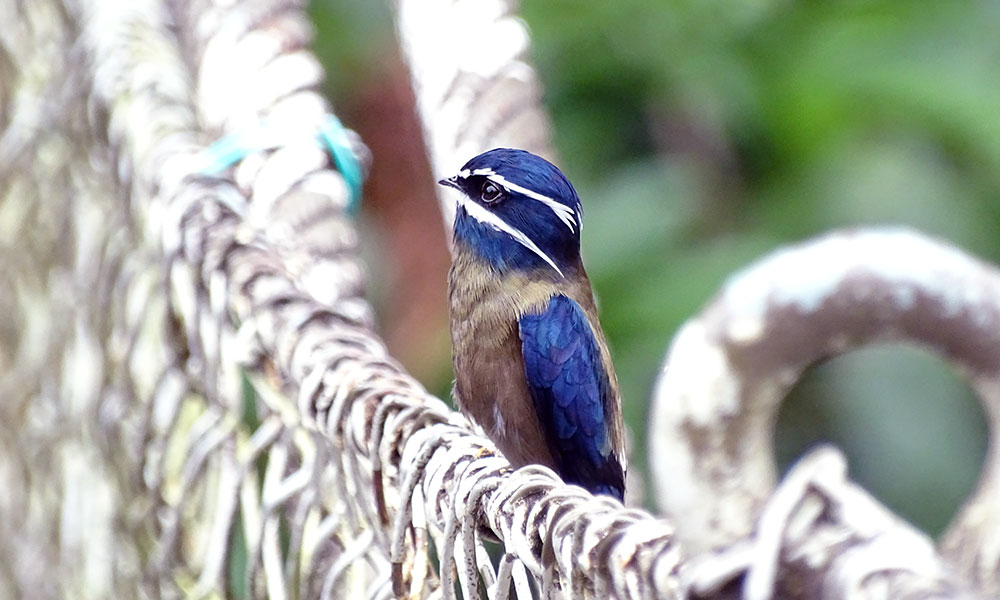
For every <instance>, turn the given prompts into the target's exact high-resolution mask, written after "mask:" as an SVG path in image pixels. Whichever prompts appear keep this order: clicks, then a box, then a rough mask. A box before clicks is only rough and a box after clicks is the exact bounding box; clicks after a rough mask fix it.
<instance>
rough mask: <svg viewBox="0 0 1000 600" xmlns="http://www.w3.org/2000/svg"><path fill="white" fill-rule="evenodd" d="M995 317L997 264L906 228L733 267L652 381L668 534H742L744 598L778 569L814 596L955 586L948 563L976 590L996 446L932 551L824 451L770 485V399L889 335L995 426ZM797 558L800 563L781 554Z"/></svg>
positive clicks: (715, 544)
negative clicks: (914, 350)
mask: <svg viewBox="0 0 1000 600" xmlns="http://www.w3.org/2000/svg"><path fill="white" fill-rule="evenodd" d="M998 324H1000V270H998V269H997V268H996V267H995V266H992V265H989V264H986V263H983V262H981V261H979V260H976V259H974V258H972V257H970V256H968V255H967V254H965V253H964V252H962V251H960V250H958V249H957V248H954V247H951V246H949V245H947V244H945V243H943V242H940V241H937V240H934V239H930V238H928V237H926V236H924V235H922V234H920V233H918V232H915V231H912V230H909V229H905V228H888V227H887V228H874V229H858V230H846V231H839V232H833V233H830V234H827V235H825V236H822V237H820V238H817V239H815V240H810V241H808V242H805V243H803V244H799V245H796V246H790V247H787V248H783V249H781V250H778V251H776V252H774V253H773V254H771V255H770V256H767V257H765V258H764V259H762V260H760V261H758V262H757V263H755V264H753V265H751V266H749V267H747V268H746V269H744V270H743V271H741V272H739V273H737V274H735V275H733V276H732V277H731V278H730V279H729V280H728V281H727V283H726V284H725V285H724V287H723V289H722V291H721V292H720V293H719V294H718V295H717V296H716V298H714V299H713V300H712V301H711V302H709V304H708V305H707V306H706V307H705V308H704V309H703V310H702V311H701V313H700V314H698V315H697V316H695V317H694V318H692V319H690V320H689V321H688V322H687V323H685V324H684V326H683V327H682V328H681V330H680V331H679V332H678V334H677V337H676V338H675V340H674V342H673V344H672V346H671V349H670V351H669V354H668V356H667V359H666V360H665V362H664V367H663V372H662V374H661V376H660V380H659V382H658V384H657V390H656V392H655V393H654V404H653V411H652V426H653V428H654V430H655V431H657V432H658V433H657V435H655V436H651V440H650V451H651V453H652V455H654V456H656V457H657V460H655V461H652V462H651V464H652V466H653V471H654V473H653V474H654V480H655V483H656V487H657V490H658V493H657V498H658V500H659V501H660V506H661V508H662V509H663V511H664V512H665V513H666V514H667V515H668V516H672V517H674V519H675V520H676V523H677V525H678V529H677V535H678V538H679V540H680V542H681V543H682V544H684V547H685V548H687V549H688V550H690V551H692V552H704V553H708V554H709V555H711V553H712V552H713V551H717V550H719V549H726V548H730V547H732V546H734V545H736V546H741V545H743V542H745V541H746V540H754V541H753V543H752V547H754V548H755V549H756V552H755V553H753V555H752V556H751V555H743V556H742V559H741V560H744V562H742V563H741V567H740V568H741V569H745V570H747V572H748V575H747V580H746V582H745V588H744V590H745V592H746V596H747V597H748V598H761V597H765V594H766V591H767V590H770V589H771V588H772V586H773V584H775V583H776V579H777V574H776V572H777V570H778V569H779V567H780V568H781V570H782V571H784V574H783V576H784V577H785V578H788V577H790V576H791V575H792V574H793V573H797V574H798V577H799V578H800V579H801V580H803V581H809V580H813V581H817V580H818V581H820V582H821V587H825V591H824V592H823V593H824V594H826V595H825V596H822V597H867V596H865V594H872V593H877V594H880V595H886V594H888V597H911V595H913V594H929V595H932V596H934V597H953V596H962V595H963V594H965V593H967V592H963V591H962V588H961V586H958V587H956V584H957V583H958V581H959V580H958V579H955V576H954V575H953V573H955V572H956V571H957V572H959V573H961V575H962V576H963V578H964V579H965V580H966V581H968V582H971V583H972V584H974V585H975V587H976V588H978V589H979V590H981V591H982V592H983V593H984V594H986V595H987V596H990V597H993V596H995V595H996V594H997V593H1000V584H998V573H1000V558H998V556H1000V554H998V552H997V539H998V538H1000V514H998V510H1000V502H998V499H997V481H998V480H1000V471H998V469H1000V461H998V460H997V447H996V444H995V443H993V444H990V445H989V447H988V448H989V449H988V455H987V457H986V461H985V464H984V467H983V473H982V475H981V479H980V482H979V485H978V486H977V489H976V490H975V492H974V493H973V495H972V496H971V497H970V498H969V499H968V500H967V501H966V504H965V506H963V507H962V509H961V510H960V511H959V513H958V515H956V517H955V519H954V521H953V523H952V524H951V526H950V527H949V529H948V531H947V532H946V533H945V534H944V536H943V537H942V540H941V543H940V552H941V555H943V557H944V560H942V559H940V558H937V555H936V553H935V549H934V544H933V542H932V541H931V540H930V539H929V538H928V537H927V536H925V535H923V534H922V533H920V532H917V531H915V530H914V529H912V528H911V527H910V526H908V525H907V524H906V523H904V522H903V521H902V520H901V519H899V518H898V517H895V516H894V515H892V514H891V513H890V512H889V511H888V510H887V509H885V508H882V507H880V506H878V505H877V503H875V502H874V501H873V500H872V499H871V498H870V497H869V496H868V495H867V494H866V493H865V492H864V491H863V490H861V489H860V488H857V486H855V485H854V484H851V483H850V482H849V481H847V480H846V477H845V466H844V464H843V461H844V459H843V457H841V456H840V455H839V453H837V452H835V451H833V450H832V449H825V450H822V451H821V452H819V453H817V454H816V455H815V456H813V457H806V458H805V459H803V460H802V461H801V462H800V465H799V466H798V467H796V470H797V474H796V473H795V472H793V473H792V474H789V475H788V477H787V478H786V481H785V482H784V483H782V485H781V486H780V487H779V489H778V490H777V491H776V492H774V493H772V491H773V487H774V481H775V460H774V450H773V442H772V438H773V433H774V432H773V428H774V423H775V421H776V415H777V411H778V408H779V406H780V402H781V400H782V398H783V397H784V396H785V394H786V393H787V392H788V390H790V389H791V387H792V386H793V385H794V384H795V383H796V381H797V380H798V379H799V377H800V376H801V375H802V373H803V371H804V370H805V369H806V367H808V366H809V365H811V364H813V363H814V362H816V361H819V360H822V359H825V358H829V357H831V356H835V355H837V354H841V353H843V352H846V351H849V350H851V349H853V348H856V347H858V346H862V345H865V344H870V343H873V342H880V341H901V342H906V343H910V344H915V345H919V346H922V347H925V348H928V349H930V350H932V351H934V352H936V353H938V354H939V355H941V356H942V357H944V358H946V359H947V360H948V361H949V362H951V363H952V364H953V365H955V366H956V367H957V368H958V370H959V372H961V373H962V374H963V375H965V376H966V378H967V379H968V380H969V382H970V384H971V385H972V388H973V389H974V391H975V392H976V394H977V396H978V397H979V399H980V401H981V402H982V405H983V409H984V412H985V414H986V416H987V419H988V421H989V423H990V425H991V427H990V431H991V434H992V435H994V436H995V435H996V431H997V424H998V423H997V421H998V419H1000V393H998V390H1000V387H998V385H997V383H998V382H997V377H998V373H1000V334H998V331H1000V329H998V327H997V325H998ZM796 480H798V481H799V482H800V483H799V484H795V483H794V482H795V481H796ZM781 505H784V506H785V508H779V507H780V506H781ZM824 511H825V512H826V515H822V516H821V515H820V512H824ZM810 513H811V514H810ZM824 538H826V542H824V541H823V539H824ZM764 549H767V551H764ZM807 555H811V564H805V562H804V561H802V562H799V564H796V559H795V558H794V557H796V556H798V557H799V559H800V560H801V559H802V558H804V557H805V556H807ZM733 557H735V555H733V554H730V558H733ZM737 562H738V563H739V562H740V561H737ZM723 564H724V563H719V564H717V565H716V567H717V568H719V567H721V566H722V565H723ZM817 571H818V572H817ZM720 572H721V573H724V574H725V575H722V576H721V577H722V579H726V578H727V577H728V576H731V575H732V573H731V572H730V571H728V570H727V569H725V568H721V571H720ZM950 573H951V574H950ZM702 574H707V571H702ZM819 575H822V577H819ZM949 581H950V583H949ZM817 585H819V584H817ZM754 590H758V591H754ZM759 590H765V592H760V591H759ZM918 590H922V591H918ZM920 597H924V596H920Z"/></svg>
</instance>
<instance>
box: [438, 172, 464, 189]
mask: <svg viewBox="0 0 1000 600" xmlns="http://www.w3.org/2000/svg"><path fill="white" fill-rule="evenodd" d="M438 184H440V185H444V186H447V187H453V188H455V189H456V190H460V189H462V188H460V187H459V186H458V175H455V176H453V177H447V178H445V179H442V180H441V181H439V182H438Z"/></svg>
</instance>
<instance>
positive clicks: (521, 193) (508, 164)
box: [438, 148, 583, 276]
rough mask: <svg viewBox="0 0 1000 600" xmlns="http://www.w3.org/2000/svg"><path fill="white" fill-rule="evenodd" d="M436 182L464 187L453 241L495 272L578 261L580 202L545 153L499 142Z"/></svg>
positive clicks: (558, 268)
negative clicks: (484, 262) (537, 153)
mask: <svg viewBox="0 0 1000 600" xmlns="http://www.w3.org/2000/svg"><path fill="white" fill-rule="evenodd" d="M438 183H440V184H441V185H447V186H450V187H453V188H455V189H457V190H459V191H460V192H462V197H461V198H460V200H459V203H458V210H457V211H456V213H455V234H454V235H455V242H456V245H458V244H462V245H464V246H466V247H467V248H468V249H470V250H471V251H473V252H475V253H476V254H478V255H479V257H480V258H482V259H484V260H486V261H487V262H488V263H490V264H491V265H492V266H493V267H494V268H495V269H497V270H498V271H499V272H501V273H504V272H507V271H511V270H535V269H542V270H549V271H552V272H553V273H556V274H558V275H557V276H565V275H566V274H567V273H568V272H569V271H571V270H573V269H574V268H575V267H576V266H577V265H578V264H579V259H580V228H581V227H582V226H583V221H582V219H583V207H582V206H581V204H580V198H579V197H578V196H577V195H576V190H574V189H573V185H572V184H571V183H570V182H569V180H568V179H566V176H565V175H563V174H562V171H560V170H559V169H558V168H557V167H556V166H555V165H553V164H552V163H550V162H549V161H547V160H545V159H544V158H541V157H540V156H535V155H534V154H532V153H530V152H527V151H525V150H514V149H511V148H497V149H495V150H490V151H489V152H484V153H483V154H480V155H479V156H477V157H475V158H473V159H472V160H470V161H469V162H467V163H465V166H463V167H462V169H461V170H460V171H459V172H458V174H456V175H455V176H453V177H449V178H447V179H442V180H441V181H439V182H438Z"/></svg>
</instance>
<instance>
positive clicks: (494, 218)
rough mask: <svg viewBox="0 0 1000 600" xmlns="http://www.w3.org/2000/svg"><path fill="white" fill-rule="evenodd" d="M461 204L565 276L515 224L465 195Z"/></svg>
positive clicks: (480, 220)
mask: <svg viewBox="0 0 1000 600" xmlns="http://www.w3.org/2000/svg"><path fill="white" fill-rule="evenodd" d="M459 204H460V205H462V206H463V207H464V208H465V211H466V212H467V213H469V216H470V217H472V218H473V219H475V220H477V221H479V222H480V223H482V224H484V225H489V226H490V227H492V228H493V229H496V230H497V231H502V232H503V233H506V234H507V235H509V236H510V237H512V238H514V241H516V242H517V243H519V244H521V245H522V246H524V247H525V248H527V249H528V250H531V251H532V252H534V253H535V254H537V255H538V256H539V257H540V258H541V259H542V260H544V261H545V262H547V263H549V265H550V266H551V267H552V268H553V269H555V270H556V273H559V276H560V277H565V275H563V272H562V271H561V270H560V269H559V267H557V266H556V263H555V261H553V260H552V259H551V258H549V255H548V254H546V253H544V252H542V249H541V248H539V247H538V246H537V245H535V242H533V241H531V238H529V237H528V236H526V235H524V233H522V232H521V231H519V230H518V229H515V228H514V227H513V226H511V225H510V224H509V223H507V221H504V220H503V219H501V218H500V217H499V216H498V215H497V214H496V213H492V212H490V211H488V210H486V209H485V208H483V207H482V206H480V205H478V204H476V203H475V202H473V201H471V200H467V199H466V198H464V197H463V198H461V199H460V200H459Z"/></svg>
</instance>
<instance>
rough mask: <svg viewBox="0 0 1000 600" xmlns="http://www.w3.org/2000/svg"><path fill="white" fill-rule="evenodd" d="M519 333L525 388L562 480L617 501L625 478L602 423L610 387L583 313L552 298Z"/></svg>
mask: <svg viewBox="0 0 1000 600" xmlns="http://www.w3.org/2000/svg"><path fill="white" fill-rule="evenodd" d="M519 331H520V336H521V352H522V355H523V356H524V370H525V376H526V377H527V381H528V389H529V390H530V391H531V396H532V398H533V400H534V402H535V411H536V413H537V415H538V418H539V421H540V423H541V425H542V431H543V432H544V434H545V438H546V441H547V442H548V444H549V450H550V451H551V452H552V455H553V457H554V458H555V461H556V465H557V466H558V468H559V472H560V474H561V475H562V477H563V479H564V480H565V481H566V482H568V483H574V484H577V485H580V486H582V487H584V488H586V489H588V490H590V491H591V492H594V493H601V494H607V495H610V496H613V497H615V498H618V499H619V500H621V499H622V497H623V496H624V492H625V481H624V474H623V472H622V467H621V464H620V463H619V462H618V459H617V457H615V455H614V453H613V451H612V448H611V441H610V432H609V431H608V423H607V422H606V419H605V416H606V415H605V407H606V406H609V404H608V403H607V401H608V400H609V396H610V394H611V386H610V383H609V379H608V374H607V372H606V371H605V370H604V364H603V363H602V361H601V353H600V350H599V349H598V346H597V342H596V341H595V339H594V334H593V331H592V330H591V328H590V325H589V324H588V322H587V317H586V315H585V314H584V313H583V310H582V309H581V308H580V306H579V305H578V304H577V303H576V302H574V301H573V300H571V299H570V298H567V297H566V296H563V295H557V296H553V297H552V298H551V300H549V305H548V307H547V308H546V309H545V310H544V311H543V312H542V313H541V314H537V315H532V314H527V315H524V316H523V317H521V319H520V322H519Z"/></svg>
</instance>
